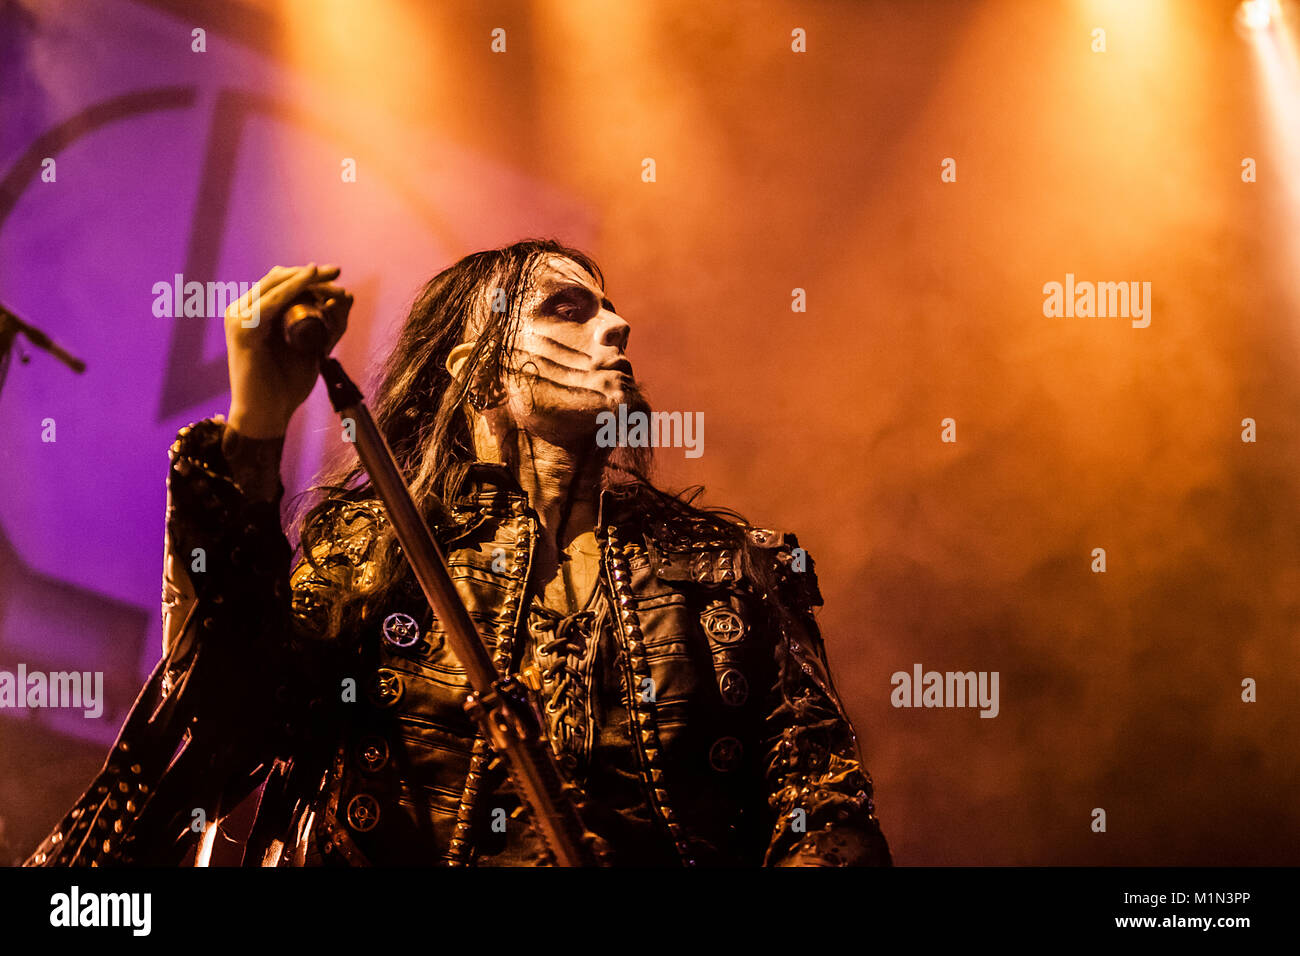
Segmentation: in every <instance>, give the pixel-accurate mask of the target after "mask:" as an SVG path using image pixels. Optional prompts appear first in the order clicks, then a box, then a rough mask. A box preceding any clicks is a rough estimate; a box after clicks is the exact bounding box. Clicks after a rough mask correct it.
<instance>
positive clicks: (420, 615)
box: [29, 420, 890, 866]
mask: <svg viewBox="0 0 1300 956" xmlns="http://www.w3.org/2000/svg"><path fill="white" fill-rule="evenodd" d="M224 427H225V426H224V425H223V424H221V422H219V421H216V420H205V421H203V422H199V423H197V424H196V425H193V426H190V427H189V428H186V429H182V431H181V434H180V436H179V437H178V439H177V442H176V443H175V444H174V445H173V446H172V451H171V457H172V465H171V470H170V474H169V481H168V514H167V549H166V576H165V585H164V652H165V655H164V659H163V661H162V662H161V663H160V665H159V667H158V669H157V670H156V671H155V674H154V678H153V680H152V681H151V683H150V686H149V687H146V689H145V691H144V693H143V694H142V695H141V701H140V703H138V704H137V707H136V709H135V710H134V711H133V712H132V715H131V717H129V718H128V721H127V725H126V727H124V730H123V734H122V737H121V739H120V740H119V742H118V745H117V746H116V747H115V749H114V752H113V754H112V755H110V758H109V761H108V763H107V764H106V766H105V771H104V772H103V773H101V775H100V777H99V778H97V780H96V782H95V783H94V784H92V787H91V788H90V790H88V791H87V794H86V796H85V797H83V798H82V800H81V801H79V803H78V806H77V807H75V808H74V810H73V811H72V812H71V813H70V814H69V815H68V816H67V817H66V818H65V819H64V821H63V822H62V824H61V825H60V827H59V828H58V829H57V830H56V831H55V832H54V833H53V834H51V837H49V838H47V839H46V841H45V842H44V844H42V846H41V848H39V850H38V851H37V853H35V854H34V855H33V857H32V858H31V860H29V864H43V865H55V864H59V863H68V862H89V861H90V860H94V861H96V862H100V863H112V862H118V863H122V862H166V861H175V860H178V859H179V858H181V855H182V854H184V853H186V852H187V851H188V850H189V849H190V848H192V846H193V844H194V843H195V842H197V839H198V834H199V833H200V832H202V829H203V828H202V826H201V825H192V819H193V818H194V817H195V816H196V814H195V808H205V809H204V813H202V814H199V815H197V816H199V817H200V818H201V819H207V820H211V819H213V818H215V817H217V816H219V815H220V814H222V813H225V812H228V811H229V810H230V809H231V808H232V807H233V805H234V803H235V802H237V801H238V800H240V799H242V798H243V796H245V795H246V794H247V793H249V792H251V790H252V789H253V788H254V787H256V786H258V785H261V784H265V786H264V790H263V793H262V797H261V803H260V808H259V811H258V815H257V820H256V824H255V826H254V827H253V831H252V833H251V835H250V836H249V838H248V843H247V849H246V855H245V863H246V864H251V865H257V864H261V865H280V866H284V865H320V864H324V865H329V864H336V863H337V864H352V865H365V864H374V865H391V864H439V863H440V864H444V865H521V864H522V865H526V864H532V863H535V862H537V861H538V860H539V859H540V857H541V847H540V844H539V842H538V839H537V837H536V834H535V832H534V831H533V830H532V828H531V827H530V826H529V825H528V823H527V820H526V818H525V817H524V816H523V815H522V814H521V813H520V810H519V804H518V801H517V800H516V799H515V797H514V795H513V793H512V792H511V789H510V787H509V785H508V784H507V783H506V781H505V779H504V774H503V772H502V771H501V770H500V768H499V766H498V765H497V762H496V761H495V760H494V759H493V754H492V752H491V750H490V748H489V747H488V746H487V745H486V743H485V741H484V740H483V738H482V736H481V735H480V734H478V733H477V728H476V726H475V725H474V724H473V723H472V722H471V720H470V719H469V718H468V717H467V716H466V714H465V712H464V709H463V705H464V701H465V698H466V695H467V693H468V682H467V679H466V676H465V672H464V670H463V669H462V668H461V667H460V666H459V664H458V662H457V661H456V660H455V658H454V657H453V656H452V655H451V654H450V652H449V650H448V648H447V645H446V642H445V640H444V638H443V634H442V632H441V629H440V625H439V622H438V621H437V620H435V619H434V617H433V613H432V611H431V610H430V609H429V608H428V606H427V604H426V602H425V601H424V600H423V597H422V595H421V594H420V592H419V590H418V587H417V586H416V585H415V584H414V583H413V582H411V581H407V582H405V583H404V584H403V586H402V587H401V588H399V589H398V591H397V594H398V595H399V597H398V598H396V599H394V600H392V601H391V602H390V604H391V606H386V607H384V608H382V609H381V610H379V611H377V612H375V613H373V614H368V615H366V616H364V617H363V618H362V619H361V621H360V624H359V625H357V626H354V627H352V628H350V629H349V630H348V631H347V632H346V633H343V634H334V635H331V624H330V617H329V613H328V608H329V603H330V602H329V600H328V598H329V590H330V589H331V588H335V587H338V586H339V585H338V582H339V581H340V580H343V581H353V582H355V581H356V580H357V579H358V577H359V576H363V575H366V574H367V573H370V572H372V571H373V567H374V566H373V564H372V562H371V561H370V556H371V551H372V548H373V546H374V544H375V540H376V537H377V536H378V534H380V533H381V532H382V531H383V528H384V523H385V516H384V512H383V509H382V507H381V506H380V505H378V504H377V503H376V502H374V501H359V502H357V503H355V504H352V505H349V506H347V510H346V512H345V522H344V528H345V529H346V530H345V531H344V532H343V533H341V534H340V535H339V536H338V538H337V540H333V541H330V542H329V543H328V546H327V547H325V548H322V549H320V550H318V551H317V552H316V553H315V554H314V555H313V556H312V557H313V559H314V560H313V561H305V560H304V561H300V562H299V563H298V564H297V566H296V567H295V568H294V569H293V570H292V572H291V571H290V562H291V552H290V548H289V545H288V541H287V540H286V538H285V535H284V533H283V531H282V530H281V527H280V523H279V508H278V503H279V496H278V495H277V496H276V499H275V500H273V501H270V502H259V501H254V500H251V499H250V497H249V496H247V495H245V494H244V492H243V491H242V490H241V488H240V487H239V485H238V484H237V483H236V481H235V478H234V475H233V474H232V472H231V469H230V466H229V463H228V462H227V461H226V459H225V457H224V456H223V453H222V437H223V433H224ZM282 491H283V489H281V493H282ZM446 506H447V510H448V512H449V514H450V515H451V516H452V519H453V521H452V523H451V524H448V525H439V526H436V527H435V529H434V530H435V534H436V536H437V537H439V538H440V544H441V545H442V547H443V550H444V553H445V554H447V556H448V563H449V566H450V570H451V575H452V578H453V581H454V582H455V584H456V587H457V590H458V591H459V593H460V596H461V598H462V599H463V601H464V603H465V605H466V607H467V609H468V610H469V613H470V616H471V617H472V618H473V619H474V620H475V621H476V623H478V625H479V630H480V633H481V635H482V637H483V640H484V641H485V642H486V643H487V645H488V650H489V652H490V653H491V654H492V656H493V659H494V662H495V663H496V665H497V667H498V670H500V671H501V672H502V673H503V674H504V673H506V672H507V671H515V672H521V673H522V674H523V675H524V679H525V683H526V684H528V686H529V687H530V688H531V689H532V691H533V692H534V696H535V700H536V703H537V706H538V708H539V710H540V711H541V713H542V714H543V715H544V719H545V723H546V725H547V729H548V736H549V739H550V743H551V746H552V748H553V750H554V752H555V754H556V757H557V760H558V762H559V764H560V766H561V767H562V768H563V770H564V772H565V774H566V775H567V776H569V777H570V778H571V779H572V780H574V781H575V782H576V783H577V784H578V786H579V788H580V790H581V792H582V794H583V796H584V798H585V799H584V806H585V808H586V809H585V811H584V812H585V816H586V822H587V825H588V827H589V828H590V829H591V830H593V831H595V832H596V833H598V834H600V836H601V837H603V838H604V839H605V841H606V842H607V844H608V845H609V848H610V850H611V854H612V862H613V863H614V864H615V865H650V866H657V865H668V866H676V865H688V866H689V865H702V866H708V865H715V866H716V865H741V866H745V865H760V864H767V865H790V864H800V863H804V864H808V863H811V864H819V865H862V864H888V863H889V862H890V857H889V850H888V847H887V844H886V841H885V839H884V837H883V835H882V834H881V831H880V827H879V824H878V822H877V820H876V818H875V816H874V814H873V809H874V808H873V804H872V785H871V780H870V777H869V776H868V774H867V773H866V771H865V770H864V768H863V766H862V763H861V760H860V757H859V753H858V750H857V743H856V738H855V736H854V733H853V730H852V727H851V726H850V723H849V720H848V717H847V715H846V714H845V712H844V709H843V706H842V704H841V702H840V700H839V698H838V696H837V695H836V692H835V689H834V687H833V686H832V684H831V680H830V677H829V674H828V670H827V664H826V658H825V651H824V648H823V644H822V640H821V637H820V635H819V632H818V629H817V625H816V623H815V622H814V619H813V616H812V609H813V608H814V607H815V606H816V605H819V604H820V603H821V598H820V595H819V593H818V590H817V584H816V578H815V576H814V574H813V569H812V562H811V559H809V558H807V556H806V554H805V553H804V552H802V550H800V549H799V548H798V545H797V542H796V540H795V538H794V536H793V535H790V534H781V533H777V532H773V531H766V530H761V529H757V528H752V527H742V526H738V525H735V524H733V523H730V522H726V521H722V520H718V519H715V518H713V517H712V516H710V515H708V514H706V513H703V512H698V511H695V510H694V509H686V510H682V511H668V512H665V511H664V510H663V509H660V508H655V507H653V506H652V502H651V501H649V500H648V499H646V498H645V497H644V494H643V493H640V492H637V491H635V490H624V491H618V490H613V489H611V490H607V491H605V492H603V493H602V495H601V500H600V508H599V521H598V529H597V540H598V541H599V542H600V546H601V579H600V582H599V585H598V587H597V590H596V593H595V594H593V596H592V600H591V602H590V603H589V604H588V605H587V607H586V608H584V609H583V610H582V611H581V612H579V613H577V614H573V615H568V616H561V615H558V614H556V613H554V612H550V611H548V610H546V609H544V608H542V607H540V605H539V604H537V603H536V602H535V601H534V597H535V595H534V594H533V592H534V591H535V590H536V585H535V582H533V583H532V584H531V585H530V583H529V578H530V573H529V572H530V568H531V563H532V560H533V554H534V543H535V541H536V538H537V534H538V522H537V518H536V516H535V514H534V513H533V512H532V510H531V509H530V508H529V505H528V501H527V497H526V495H525V494H524V493H523V492H522V491H521V490H520V488H519V486H518V484H517V483H516V482H515V481H514V479H513V477H512V476H511V475H510V474H509V472H508V471H506V470H505V469H504V468H501V467H500V466H495V465H490V464H486V463H479V464H477V465H475V466H473V467H472V468H471V469H470V470H469V472H468V473H467V475H466V477H465V479H464V481H463V482H462V483H461V485H460V487H459V488H458V489H456V491H455V492H454V493H453V494H452V495H449V500H448V501H447V502H446ZM137 712H139V713H137ZM180 744H184V746H183V747H182V748H181V750H182V758H183V759H179V760H177V759H170V760H169V759H168V757H169V756H170V751H174V750H175V748H176V747H177V746H178V745H180ZM133 759H134V761H135V762H134V763H133V762H132V760H133ZM187 761H188V763H187ZM133 796H134V797H135V799H131V797H133ZM114 797H116V798H117V799H116V800H114ZM101 837H102V841H101Z"/></svg>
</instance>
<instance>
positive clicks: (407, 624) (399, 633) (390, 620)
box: [384, 611, 420, 647]
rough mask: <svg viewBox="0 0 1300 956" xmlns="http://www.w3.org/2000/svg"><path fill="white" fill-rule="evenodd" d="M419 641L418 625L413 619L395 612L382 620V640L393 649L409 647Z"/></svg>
mask: <svg viewBox="0 0 1300 956" xmlns="http://www.w3.org/2000/svg"><path fill="white" fill-rule="evenodd" d="M419 639H420V625H419V624H417V623H416V622H415V618H413V617H411V615H409V614H403V613H402V612H401V611H395V612H394V613H392V614H390V615H388V617H386V618H384V640H386V641H388V643H389V644H392V645H393V646H394V647H410V646H411V645H412V644H414V643H415V642H416V641H418V640H419Z"/></svg>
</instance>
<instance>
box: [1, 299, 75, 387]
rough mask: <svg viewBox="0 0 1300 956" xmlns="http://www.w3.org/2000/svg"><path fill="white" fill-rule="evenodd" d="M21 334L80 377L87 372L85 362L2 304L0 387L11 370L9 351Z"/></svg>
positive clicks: (25, 359) (24, 360) (25, 358)
mask: <svg viewBox="0 0 1300 956" xmlns="http://www.w3.org/2000/svg"><path fill="white" fill-rule="evenodd" d="M19 333H22V335H23V336H25V337H26V338H27V340H28V341H29V342H31V343H32V344H33V345H35V346H36V347H37V348H38V349H43V350H44V351H46V352H49V353H50V354H51V355H53V356H54V357H55V358H56V359H58V360H59V361H60V362H62V363H63V364H64V365H66V366H68V368H70V369H72V370H73V371H74V372H76V373H77V374H78V375H80V374H81V373H82V372H84V371H85V370H86V363H85V362H83V361H82V360H81V359H79V358H77V357H76V356H75V355H72V354H70V353H69V352H68V351H66V350H65V349H63V348H61V347H59V346H58V345H56V344H55V343H54V342H53V341H52V340H51V339H50V337H49V336H48V335H46V334H45V333H44V332H42V331H41V330H40V329H38V328H36V327H35V326H33V325H28V324H27V323H26V322H24V321H23V320H22V319H20V318H18V316H16V315H14V314H13V313H12V312H10V311H9V310H8V309H6V308H5V307H4V305H3V304H0V386H3V385H4V380H5V373H6V372H7V371H8V369H9V358H10V356H9V350H10V349H11V348H13V345H14V340H15V339H17V338H18V335H19ZM26 361H27V356H25V355H24V356H23V362H24V363H26Z"/></svg>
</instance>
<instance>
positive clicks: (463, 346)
mask: <svg viewBox="0 0 1300 956" xmlns="http://www.w3.org/2000/svg"><path fill="white" fill-rule="evenodd" d="M477 344H478V340H477V339H472V340H470V341H469V342H461V343H460V345H458V346H456V347H455V348H454V349H452V350H451V351H450V352H449V353H448V354H447V365H446V367H447V371H448V372H450V373H451V377H452V378H454V379H455V380H456V381H458V382H459V381H461V376H462V375H463V374H464V372H465V363H466V362H468V361H469V357H470V355H472V354H473V352H474V346H475V345H477Z"/></svg>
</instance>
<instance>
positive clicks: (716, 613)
mask: <svg viewBox="0 0 1300 956" xmlns="http://www.w3.org/2000/svg"><path fill="white" fill-rule="evenodd" d="M700 623H701V624H702V625H703V626H704V633H706V634H708V635H709V637H710V638H712V639H713V640H715V641H717V642H718V643H719V644H734V643H735V642H736V641H738V640H740V639H741V638H742V637H744V636H745V620H744V618H742V617H741V616H740V615H739V614H737V613H736V612H735V611H734V610H732V609H731V608H729V607H727V606H726V604H725V603H723V602H721V601H718V602H717V603H715V604H713V605H712V606H710V607H708V608H706V609H705V611H704V613H703V614H702V615H701V616H700Z"/></svg>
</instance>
